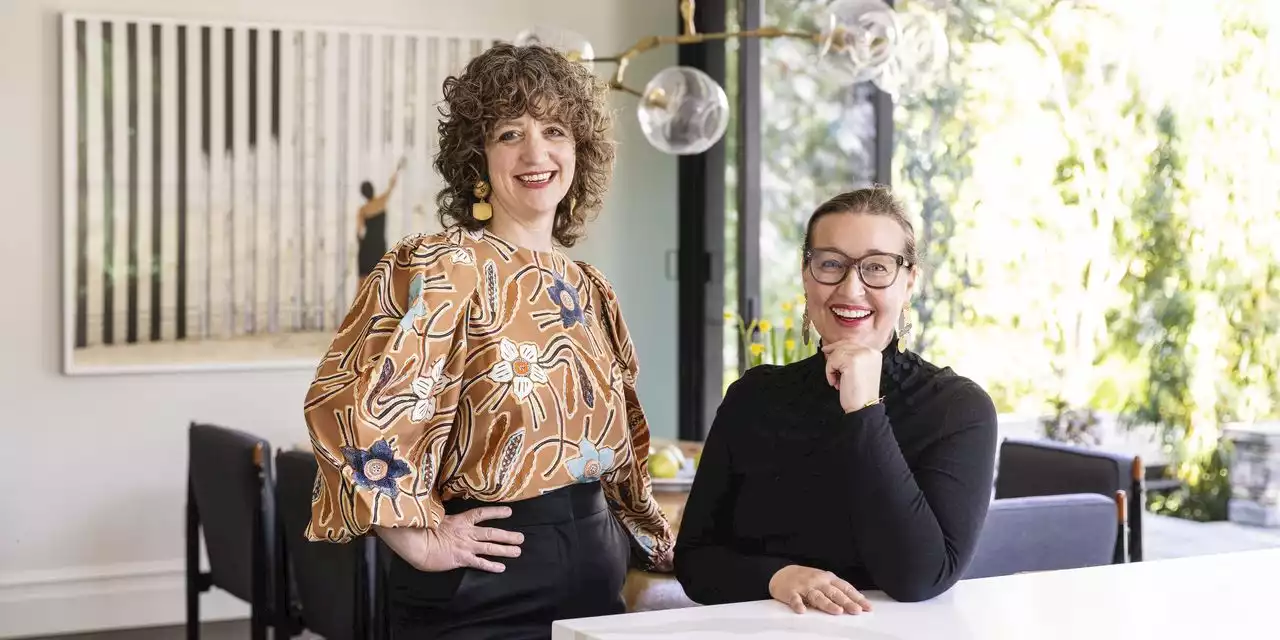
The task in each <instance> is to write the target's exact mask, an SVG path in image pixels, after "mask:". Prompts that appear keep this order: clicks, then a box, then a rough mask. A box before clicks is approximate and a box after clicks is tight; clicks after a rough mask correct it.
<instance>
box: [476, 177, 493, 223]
mask: <svg viewBox="0 0 1280 640" xmlns="http://www.w3.org/2000/svg"><path fill="white" fill-rule="evenodd" d="M471 195H474V196H475V197H476V201H475V202H473V203H471V217H472V218H475V219H476V220H479V221H481V222H483V221H485V220H488V219H489V218H492V217H493V205H491V204H489V203H488V202H485V198H488V197H489V183H488V182H487V181H485V180H478V181H476V186H475V187H474V188H473V189H472V190H471Z"/></svg>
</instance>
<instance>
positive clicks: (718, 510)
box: [675, 342, 996, 604]
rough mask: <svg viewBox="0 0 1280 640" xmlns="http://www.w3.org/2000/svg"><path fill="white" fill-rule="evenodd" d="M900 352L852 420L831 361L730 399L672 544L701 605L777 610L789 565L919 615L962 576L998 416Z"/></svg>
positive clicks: (948, 377)
mask: <svg viewBox="0 0 1280 640" xmlns="http://www.w3.org/2000/svg"><path fill="white" fill-rule="evenodd" d="M893 345H894V343H893V342H891V343H890V347H889V348H887V349H886V350H885V352H884V362H883V366H882V369H881V377H880V391H881V395H882V396H883V397H884V401H883V402H882V403H879V404H874V405H872V406H870V407H866V408H864V409H859V410H857V411H853V412H851V413H845V411H844V409H843V408H842V407H841V406H840V398H839V392H838V391H837V390H836V389H834V388H832V387H831V386H830V385H829V384H827V381H826V379H825V376H824V373H823V370H824V366H825V357H824V355H823V354H822V353H821V352H819V353H818V354H817V355H815V356H813V357H811V358H809V359H807V360H804V361H801V362H797V363H794V364H790V365H787V366H768V365H765V366H759V367H756V368H753V369H751V370H749V371H748V372H747V373H746V374H745V375H744V376H743V377H742V378H741V379H740V380H738V381H737V382H735V383H733V385H731V386H730V387H729V390H728V392H727V393H726V395H725V398H724V401H723V402H722V403H721V405H720V408H719V410H718V412H717V413H716V418H715V421H714V423H713V424H712V427H711V431H710V432H709V433H708V435H707V441H706V443H705V447H704V449H703V452H702V458H701V461H700V463H699V466H698V472H697V476H696V479H695V480H694V483H693V488H692V489H691V490H690V493H689V499H688V501H687V503H686V504H685V509H684V515H683V517H682V520H681V524H680V534H679V538H678V540H677V542H676V551H675V568H676V575H677V577H678V578H679V580H680V584H681V585H682V586H683V587H684V590H685V593H686V594H687V595H688V596H689V597H690V598H691V599H693V600H694V601H695V602H699V603H702V604H720V603H725V602H742V601H747V600H763V599H767V598H769V597H770V596H769V579H770V578H772V577H773V574H774V573H776V572H777V571H778V570H779V569H781V568H783V567H785V566H787V565H791V564H799V565H804V566H808V567H814V568H817V569H823V570H826V571H831V572H833V573H835V574H836V575H838V576H839V577H841V578H843V579H844V580H846V581H848V582H849V583H850V584H852V585H853V586H854V587H855V588H858V589H860V590H875V589H879V590H881V591H884V592H885V593H886V594H887V595H888V596H889V597H891V598H894V599H895V600H899V601H909V602H915V601H920V600H927V599H929V598H933V597H935V596H937V595H939V594H941V593H943V592H944V591H946V590H947V589H949V588H950V587H951V586H952V585H953V584H955V582H956V581H957V580H958V579H959V578H960V577H961V575H962V573H963V572H964V570H965V567H966V566H967V565H968V563H969V560H970V558H971V557H972V555H973V549H974V545H975V543H976V542H977V538H978V533H979V531H980V530H981V527H982V522H983V520H984V519H985V518H986V513H987V506H988V504H989V502H990V500H991V491H992V474H993V473H994V469H993V467H994V465H995V447H996V412H995V407H994V406H993V405H992V403H991V399H990V397H989V396H988V395H987V394H986V392H984V391H983V390H982V389H981V388H980V387H979V386H978V385H977V384H975V383H974V382H972V381H970V380H968V379H966V378H964V377H961V376H959V375H956V374H955V373H954V372H952V371H951V369H950V368H945V369H940V368H938V367H936V366H934V365H932V364H930V363H928V362H926V361H925V360H923V359H922V358H920V356H918V355H916V354H914V353H911V352H909V351H908V352H903V353H899V352H898V351H897V350H896V349H895V348H893Z"/></svg>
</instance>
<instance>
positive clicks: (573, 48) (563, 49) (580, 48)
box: [512, 25, 596, 69]
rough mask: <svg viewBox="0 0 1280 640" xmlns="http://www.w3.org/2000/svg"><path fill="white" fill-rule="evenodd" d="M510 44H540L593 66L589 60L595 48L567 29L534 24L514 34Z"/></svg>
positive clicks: (588, 66)
mask: <svg viewBox="0 0 1280 640" xmlns="http://www.w3.org/2000/svg"><path fill="white" fill-rule="evenodd" d="M512 44H515V45H516V46H518V47H524V46H528V45H531V44H540V45H542V46H544V47H550V48H552V49H555V50H556V51H559V52H560V53H563V54H564V56H565V57H566V58H568V59H570V60H572V61H574V62H578V61H581V60H586V61H587V62H583V63H582V64H583V66H585V67H586V68H588V69H592V68H594V66H595V65H594V63H592V62H590V60H592V59H593V58H595V57H596V52H595V48H594V47H592V46H591V43H590V42H589V41H587V39H586V38H585V37H583V36H582V34H580V33H577V32H575V31H570V30H568V29H561V28H559V27H551V26H546V25H535V26H533V27H531V28H528V29H525V30H524V31H521V32H520V33H518V34H516V39H515V41H514V42H513V43H512Z"/></svg>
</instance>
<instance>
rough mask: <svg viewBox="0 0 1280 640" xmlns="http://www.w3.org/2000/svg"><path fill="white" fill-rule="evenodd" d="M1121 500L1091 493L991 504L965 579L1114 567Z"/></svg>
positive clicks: (1122, 499)
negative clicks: (1103, 566) (1107, 565)
mask: <svg viewBox="0 0 1280 640" xmlns="http://www.w3.org/2000/svg"><path fill="white" fill-rule="evenodd" d="M1124 501H1125V496H1123V495H1119V496H1117V498H1116V499H1111V500H1108V499H1107V498H1106V497H1104V496H1101V495H1098V494H1094V493H1074V494H1060V495H1049V496H1028V497H1023V498H1003V499H999V500H994V501H992V502H991V505H990V507H989V508H988V510H987V518H986V521H985V522H984V524H983V527H982V533H981V534H979V536H978V544H977V547H976V548H975V549H974V554H973V558H972V559H971V560H970V562H969V565H968V567H967V568H966V570H965V573H964V578H965V579H970V578H990V577H994V576H1004V575H1011V574H1015V573H1027V572H1033V571H1053V570H1061V569H1078V568H1082V567H1093V566H1100V565H1106V564H1112V561H1113V560H1114V545H1115V540H1116V532H1117V531H1119V530H1120V528H1121V526H1122V524H1123V520H1124V515H1125V513H1124V512H1125V510H1126V505H1125V502H1124Z"/></svg>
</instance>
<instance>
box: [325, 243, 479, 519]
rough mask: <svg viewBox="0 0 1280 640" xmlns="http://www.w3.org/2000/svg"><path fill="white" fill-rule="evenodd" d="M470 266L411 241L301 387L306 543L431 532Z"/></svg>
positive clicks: (472, 282) (450, 252) (459, 366)
mask: <svg viewBox="0 0 1280 640" xmlns="http://www.w3.org/2000/svg"><path fill="white" fill-rule="evenodd" d="M474 264H475V256H474V254H473V253H472V251H471V249H469V248H465V247H462V246H460V245H455V244H451V243H450V242H448V241H446V240H445V239H444V238H443V237H442V236H421V235H419V236H413V237H410V238H406V239H404V240H402V241H401V242H400V243H399V244H397V245H396V246H395V247H394V248H393V249H392V250H391V251H388V252H387V254H386V255H385V256H383V258H382V260H381V261H380V262H379V263H378V265H377V267H376V268H375V269H374V271H373V273H371V274H370V275H369V276H368V277H367V278H366V279H365V281H364V282H363V284H362V286H361V287H360V289H359V291H358V292H357V293H356V296H355V301H354V302H353V303H352V305H351V309H350V311H348V312H347V316H346V318H345V319H344V320H343V322H342V325H341V326H340V327H339V328H338V331H337V334H336V335H335V336H334V338H333V342H332V344H331V345H330V347H329V349H328V351H327V353H326V354H325V356H324V358H323V360H322V361H321V362H320V364H319V366H318V367H317V369H316V373H315V379H314V380H313V381H312V383H311V386H310V387H309V388H308V390H307V396H306V404H305V406H304V416H305V420H306V423H307V429H308V431H309V432H310V435H311V445H312V448H313V449H314V451H315V455H316V461H317V462H318V463H319V473H318V474H317V476H316V484H315V488H314V489H313V491H312V504H311V522H310V524H309V526H308V528H307V537H308V538H309V539H311V540H316V541H330V542H346V541H349V540H351V539H352V538H355V537H358V536H361V535H364V534H365V533H367V532H368V531H369V528H370V527H372V526H374V525H377V526H382V527H435V526H436V525H438V524H439V523H440V519H441V518H442V517H443V515H444V509H443V507H442V505H441V502H440V498H439V494H438V492H437V490H436V487H435V480H436V470H437V468H438V465H439V463H440V456H441V452H442V450H443V448H444V444H445V440H446V439H447V438H448V436H449V432H450V430H451V429H452V428H453V422H454V412H455V410H456V408H457V405H458V394H459V389H460V388H461V386H462V384H461V383H462V381H461V380H460V378H461V375H462V373H463V366H464V361H465V356H466V349H467V341H466V319H467V309H468V306H469V300H470V298H471V295H472V293H473V292H474V291H475V287H476V281H477V278H476V270H475V266H474Z"/></svg>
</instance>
